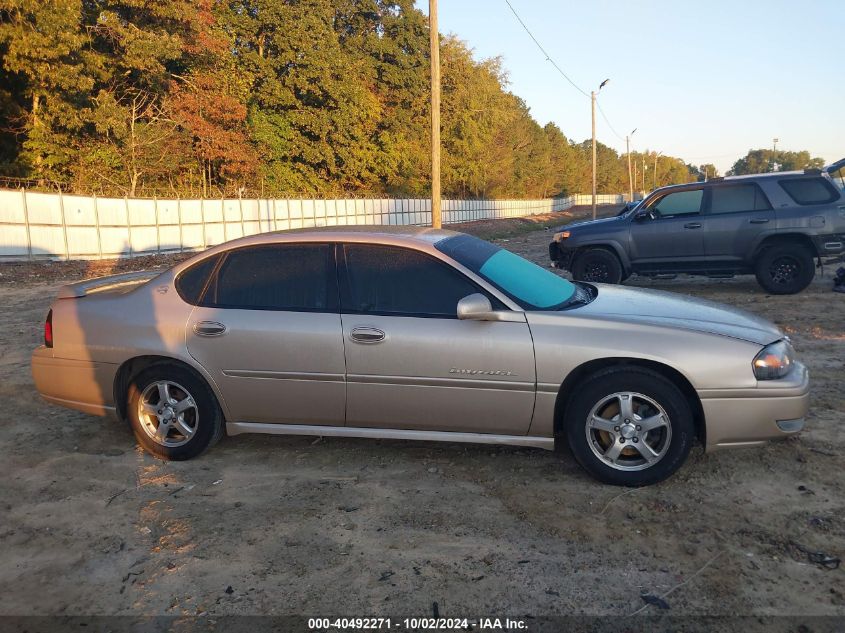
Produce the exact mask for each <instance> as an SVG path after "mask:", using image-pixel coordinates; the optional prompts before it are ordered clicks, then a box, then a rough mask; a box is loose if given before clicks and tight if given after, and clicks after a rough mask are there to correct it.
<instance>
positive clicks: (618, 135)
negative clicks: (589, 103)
mask: <svg viewBox="0 0 845 633" xmlns="http://www.w3.org/2000/svg"><path fill="white" fill-rule="evenodd" d="M596 107H597V108H598V109H599V113H600V114H601V118H603V119H604V122H605V123H607V127H609V128H610V131H611V132H613V133H614V134H615V135H616V138H618V139H619V140H620V141H624V140H625V137H624V136H622V135H621V134H620V133H619V132H617V131H616V130H615V129H614V127H613V126H612V125H611V124H610V120H609V119H608V118H607V115H606V114H605V113H604V110H602V108H601V104H600V103H599V100H598V99H596Z"/></svg>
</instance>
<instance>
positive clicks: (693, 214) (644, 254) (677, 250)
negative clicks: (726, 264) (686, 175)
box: [630, 187, 704, 269]
mask: <svg viewBox="0 0 845 633" xmlns="http://www.w3.org/2000/svg"><path fill="white" fill-rule="evenodd" d="M703 202H704V189H703V187H690V188H688V189H683V190H680V191H677V190H675V191H670V192H669V193H667V194H666V195H664V196H661V197H660V198H657V199H655V200H652V201H649V203H648V206H647V207H644V208H643V209H645V210H648V211H649V212H650V217H649V218H645V219H642V220H635V219H632V220H631V248H630V253H631V260H632V261H633V262H634V263H635V264H637V265H638V266H639V267H641V268H645V269H660V268H667V269H678V268H683V267H684V266H687V265H690V264H692V263H694V262H699V261H701V260H703V259H704V231H703V230H702V228H703V222H702V214H701V212H702V209H703Z"/></svg>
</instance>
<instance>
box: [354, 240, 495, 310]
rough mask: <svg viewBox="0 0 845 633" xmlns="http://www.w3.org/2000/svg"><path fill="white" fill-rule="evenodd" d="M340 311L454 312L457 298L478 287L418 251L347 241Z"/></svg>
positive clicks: (455, 271) (472, 291) (445, 265)
mask: <svg viewBox="0 0 845 633" xmlns="http://www.w3.org/2000/svg"><path fill="white" fill-rule="evenodd" d="M344 250H345V252H346V271H347V274H346V277H347V284H346V287H345V288H344V292H343V295H342V303H343V310H344V312H354V313H374V314H387V315H397V316H433V317H452V318H456V317H457V307H458V301H460V300H461V299H463V298H464V297H466V296H467V295H471V294H473V293H475V292H479V289H478V288H477V287H476V286H475V284H473V283H472V282H471V281H470V280H469V279H467V278H466V277H465V276H464V275H463V274H461V273H460V272H458V271H457V270H455V269H454V268H452V267H451V266H448V265H447V264H445V263H443V262H441V261H439V260H437V259H435V258H433V257H431V256H429V255H425V254H424V253H420V252H418V251H414V250H411V249H407V248H397V247H393V246H372V245H369V244H348V245H346V246H345V247H344Z"/></svg>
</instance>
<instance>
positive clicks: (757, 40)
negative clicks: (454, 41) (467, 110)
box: [417, 0, 845, 173]
mask: <svg viewBox="0 0 845 633" xmlns="http://www.w3.org/2000/svg"><path fill="white" fill-rule="evenodd" d="M510 2H511V4H512V5H513V7H514V9H516V11H517V13H519V15H520V17H521V18H522V20H523V21H524V22H525V24H526V25H527V26H528V28H529V29H530V30H531V32H532V33H533V34H534V36H535V37H536V38H537V40H538V41H539V42H540V44H542V46H543V48H545V50H546V51H547V52H548V53H549V56H550V57H551V58H552V59H553V60H554V61H555V62H557V64H558V66H560V67H561V69H562V70H563V71H564V72H565V73H566V74H567V75H568V76H569V77H570V78H571V79H572V80H573V81H574V82H575V83H576V84H577V85H578V86H579V87H580V88H581V89H583V90H584V91H585V92H587V93H588V94H589V92H590V91H591V90H596V89H598V86H599V84H600V83H601V82H602V81H603V80H604V79H610V82H609V83H608V84H607V85H606V86H605V87H604V89H602V91H601V93H600V94H599V103H600V105H601V108H602V109H603V110H604V112H605V114H606V115H607V119H608V120H609V122H610V126H609V125H608V124H607V123H606V122H605V120H604V119H603V118H602V116H601V114H600V113H598V112H597V114H596V127H597V133H596V135H597V138H598V140H599V141H601V142H602V143H605V144H607V145H609V146H611V147H613V148H614V149H616V150H617V151H619V152H624V151H625V140H624V139H625V135H627V134H630V132H631V131H632V130H633V129H634V128H636V129H637V131H636V133H635V134H634V135H633V136H632V137H631V146H632V150H636V151H643V150H646V149H648V150H652V151H658V152H663V153H664V154H666V155H671V156H678V157H680V158H683V159H684V160H685V161H686V162H688V163H692V164H696V165H700V164H703V163H712V164H714V165H716V167H717V168H718V169H719V171H720V172H721V173H724V172H725V171H726V170H727V169H729V168H730V167H731V166H732V165H733V163H734V161H736V160H737V159H738V158H740V157H742V156H744V155H745V154H746V152H747V151H748V150H749V149H752V148H753V149H757V148H763V147H768V148H771V147H772V139H773V138H775V137H777V138H778V139H779V142H778V144H777V147H778V149H782V150H791V151H799V150H808V151H809V152H810V153H811V155H813V156H821V157H822V158H824V159H825V160H826V161H827V162H833V161H834V160H838V159H840V158H843V157H845V78H843V75H842V68H843V58H845V1H843V0H824V1H822V0H816V1H813V0H803V1H798V0H765V1H760V0H733V1H731V2H728V1H725V0H710V1H709V2H691V1H689V0H674V1H667V0H649V1H643V0H628V1H624V0H580V1H578V2H573V1H563V0H560V1H553V0H510ZM438 5H439V11H438V13H439V22H440V25H439V26H440V32H441V33H444V34H447V33H449V34H454V35H456V36H457V37H458V38H460V39H462V40H464V41H465V42H467V43H468V44H469V46H470V47H471V48H472V49H473V50H474V53H475V56H476V57H477V58H479V59H483V58H488V57H496V56H501V57H502V59H503V62H504V67H505V69H506V70H507V72H508V75H509V79H510V86H509V89H510V90H511V91H512V92H513V93H514V94H516V95H518V96H520V97H522V98H523V99H524V100H525V102H526V104H527V105H528V106H529V107H530V109H531V113H532V115H533V116H534V118H535V119H536V120H537V121H538V122H539V123H540V124H541V125H544V124H545V123H547V122H549V121H553V122H554V123H556V124H557V125H558V126H559V127H560V128H561V130H562V131H563V132H564V134H566V135H567V136H568V137H569V138H570V139H573V140H575V141H578V142H580V141H582V140H584V139H586V138H589V137H590V100H589V97H585V96H584V95H582V94H581V93H579V92H578V91H577V90H576V89H575V88H573V87H572V86H571V85H570V84H569V83H567V82H566V80H565V79H564V78H563V77H561V76H560V74H558V72H557V71H556V70H555V69H554V67H553V66H552V65H551V63H549V62H548V61H546V59H545V57H544V56H543V54H542V53H541V52H540V51H539V50H538V48H537V46H536V45H535V44H534V42H532V41H531V39H530V37H529V36H528V34H527V33H526V32H525V31H524V30H523V28H522V26H520V24H519V22H517V20H516V18H515V17H514V15H513V13H511V11H510V9H509V8H508V5H507V3H506V2H505V0H439V2H438ZM417 6H418V7H419V8H420V9H421V10H422V11H423V12H424V13H426V14H428V1H427V0H417ZM611 126H612V128H613V129H611ZM613 130H615V133H614V131H613ZM617 135H618V136H617ZM620 136H621V139H620V138H619V137H620Z"/></svg>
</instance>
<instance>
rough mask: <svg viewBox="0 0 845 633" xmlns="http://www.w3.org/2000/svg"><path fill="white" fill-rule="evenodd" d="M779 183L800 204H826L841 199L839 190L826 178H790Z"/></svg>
mask: <svg viewBox="0 0 845 633" xmlns="http://www.w3.org/2000/svg"><path fill="white" fill-rule="evenodd" d="M779 183H780V186H781V187H782V188H783V190H784V191H786V193H788V194H789V197H790V198H792V199H793V200H795V202H796V203H798V204H803V205H806V204H826V203H828V202H833V201H834V200H838V199H839V192H837V191H836V189H834V188H833V186H832V185H831V184H830V183H829V182H827V181H826V180H825V179H824V178H790V179H789V180H781V181H779Z"/></svg>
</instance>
